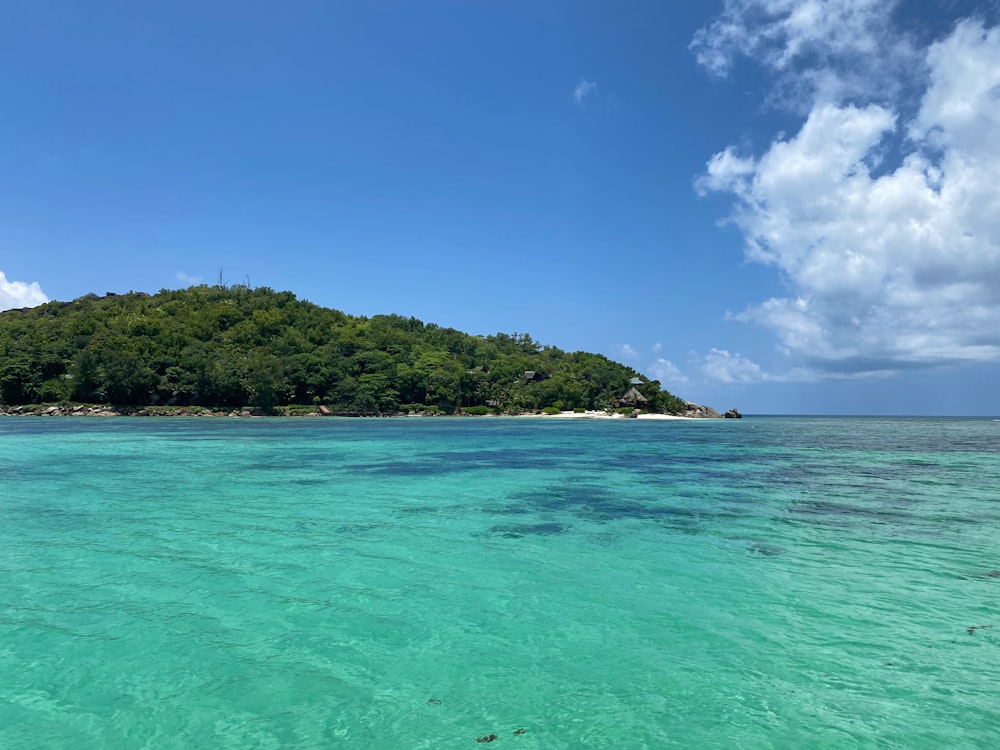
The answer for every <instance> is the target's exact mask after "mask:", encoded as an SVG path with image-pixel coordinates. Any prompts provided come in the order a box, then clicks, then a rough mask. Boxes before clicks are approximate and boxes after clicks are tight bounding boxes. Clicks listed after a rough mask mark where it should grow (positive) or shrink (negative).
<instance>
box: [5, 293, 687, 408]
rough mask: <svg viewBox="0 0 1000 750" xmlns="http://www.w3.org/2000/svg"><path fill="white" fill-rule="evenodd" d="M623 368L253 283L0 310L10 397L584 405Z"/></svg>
mask: <svg viewBox="0 0 1000 750" xmlns="http://www.w3.org/2000/svg"><path fill="white" fill-rule="evenodd" d="M530 372H534V373H536V375H535V377H534V378H533V379H529V378H526V377H525V373H530ZM637 376H638V373H637V372H636V371H634V370H632V369H631V368H628V367H625V366H624V365H621V364H619V363H617V362H613V361H611V360H609V359H607V358H606V357H603V356H601V355H598V354H588V353H585V352H574V353H567V352H564V351H561V350H560V349H557V348H555V347H550V346H542V345H540V344H538V343H536V342H535V341H534V340H532V338H531V337H530V336H529V335H527V334H513V335H508V334H502V333H499V334H496V335H495V336H485V337H484V336H470V335H468V334H465V333H461V332H460V331H456V330H454V329H452V328H440V327H438V326H436V325H434V324H431V323H423V322H421V321H419V320H417V319H416V318H405V317H402V316H399V315H378V316H375V317H371V318H364V317H353V316H350V315H346V314H344V313H342V312H339V311H337V310H331V309H327V308H323V307H319V306H317V305H314V304H311V303H309V302H305V301H302V300H298V299H296V297H295V295H294V294H292V293H291V292H275V291H273V290H271V289H267V288H257V289H251V288H248V287H246V286H232V287H222V286H204V285H202V286H195V287H191V288H188V289H181V290H176V291H169V290H164V291H161V292H160V293H159V294H155V295H152V296H150V295H147V294H142V293H130V294H126V295H113V294H109V295H106V296H104V297H98V296H96V295H92V294H91V295H87V296H85V297H81V298H80V299H77V300H75V301H73V302H50V303H47V304H44V305H41V306H39V307H35V308H31V309H25V310H9V311H6V312H3V313H0V403H4V404H10V405H13V404H37V403H54V402H65V401H77V402H84V403H107V404H114V405H139V404H177V405H202V406H226V407H243V406H255V407H259V408H262V409H265V410H269V409H272V408H273V407H274V406H276V405H278V404H305V405H314V404H325V405H328V406H329V408H330V409H331V410H333V411H357V412H382V413H391V412H396V411H399V410H404V409H424V408H427V407H433V408H437V409H441V410H444V411H453V410H455V409H457V408H460V407H483V406H485V407H488V408H489V409H491V410H504V411H518V410H526V409H542V408H545V407H556V408H559V409H574V408H588V409H594V408H604V407H606V406H608V405H614V404H616V402H617V401H618V400H619V399H620V398H621V397H622V396H623V394H624V393H625V392H626V391H627V390H628V389H629V387H630V385H629V381H630V379H632V378H634V377H637ZM643 380H644V382H643V384H641V385H639V386H638V390H639V391H640V392H641V393H642V394H643V395H644V396H645V397H646V398H647V399H648V402H647V403H646V404H644V406H645V407H646V408H649V409H650V410H653V411H662V412H671V413H677V412H682V411H683V410H684V402H683V401H682V400H681V399H679V398H677V397H676V396H674V395H673V394H671V393H669V392H667V391H663V390H660V384H659V383H658V382H657V381H646V380H645V379H643Z"/></svg>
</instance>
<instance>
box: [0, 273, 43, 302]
mask: <svg viewBox="0 0 1000 750" xmlns="http://www.w3.org/2000/svg"><path fill="white" fill-rule="evenodd" d="M48 301H49V298H48V297H46V296H45V293H44V292H43V291H42V288H41V287H40V286H38V282H37V281H33V282H31V283H30V284H26V283H25V282H23V281H8V280H7V277H6V275H4V273H3V271H0V310H13V309H15V308H19V307H35V306H36V305H41V304H44V303H46V302H48Z"/></svg>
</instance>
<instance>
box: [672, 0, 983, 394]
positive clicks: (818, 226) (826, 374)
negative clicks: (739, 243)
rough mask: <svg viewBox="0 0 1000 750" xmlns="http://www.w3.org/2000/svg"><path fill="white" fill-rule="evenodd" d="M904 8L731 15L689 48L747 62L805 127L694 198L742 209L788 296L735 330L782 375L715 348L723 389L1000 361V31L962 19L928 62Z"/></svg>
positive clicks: (863, 1)
mask: <svg viewBox="0 0 1000 750" xmlns="http://www.w3.org/2000/svg"><path fill="white" fill-rule="evenodd" d="M899 5H900V4H899V3H898V2H885V0H825V1H824V0H726V3H725V6H724V9H723V11H722V13H721V15H720V16H719V17H718V18H717V19H715V20H714V21H713V22H711V23H710V24H709V25H708V26H706V27H704V28H702V29H701V30H700V31H699V32H698V33H697V34H696V35H695V37H694V39H693V41H692V44H691V49H692V51H693V53H694V54H695V57H696V59H697V60H698V62H699V63H700V64H701V65H702V66H703V67H704V68H705V69H706V70H707V71H708V72H709V73H710V74H712V75H714V76H722V77H725V76H728V75H730V74H731V72H732V70H733V67H734V65H735V64H736V62H737V61H738V60H741V59H749V60H750V61H752V62H755V63H757V64H758V65H760V66H761V67H762V68H763V69H764V70H765V71H766V72H767V73H768V74H769V76H770V80H771V81H772V84H773V89H772V90H771V92H770V93H769V97H770V99H769V102H768V103H769V104H771V105H775V106H779V107H782V108H784V109H785V110H787V111H791V112H796V113H799V112H801V113H802V115H803V117H804V122H803V123H802V125H801V127H800V129H799V130H798V132H796V133H793V134H791V135H786V134H783V133H781V134H777V135H775V136H774V138H773V140H772V142H771V143H770V145H769V146H768V147H767V148H766V149H764V150H763V153H757V154H754V153H745V152H744V151H743V150H741V149H740V148H738V147H736V146H728V147H726V148H724V149H723V150H721V151H719V152H718V153H716V154H715V155H714V156H712V157H711V158H710V159H709V160H708V163H707V167H706V171H705V173H704V174H703V175H702V176H701V177H700V178H699V179H698V180H697V181H696V189H697V190H698V191H699V192H700V193H703V194H706V193H720V194H723V195H728V196H730V198H731V199H732V201H733V205H734V208H733V212H732V214H731V216H730V218H729V220H730V221H731V222H732V223H733V224H735V226H736V227H738V228H739V230H740V231H741V233H742V235H743V238H744V242H745V253H746V257H747V259H748V260H749V261H750V262H753V263H759V264H764V265H767V266H770V267H773V268H774V269H776V270H777V272H778V273H779V274H780V276H781V279H782V281H783V282H784V285H785V287H786V289H787V295H785V296H780V297H772V298H770V299H765V300H761V301H758V302H755V303H753V304H750V305H749V306H747V307H746V308H745V309H744V310H742V311H739V312H735V313H730V314H729V316H728V317H729V318H730V319H731V320H733V321H739V322H746V323H753V324H756V325H759V326H762V327H763V328H764V329H766V330H769V331H771V332H772V333H773V334H774V335H775V336H776V337H777V341H778V345H779V351H780V353H781V354H783V355H784V361H785V362H786V363H787V367H785V368H784V369H783V370H782V371H780V372H767V371H765V369H764V368H762V367H761V366H760V365H758V364H757V363H755V362H753V361H751V360H749V359H747V358H745V357H742V356H741V355H739V354H736V353H733V354H731V353H730V352H728V351H725V350H718V349H714V350H712V352H711V353H709V354H708V355H706V356H703V357H701V358H700V362H699V369H700V370H701V372H702V374H704V375H705V376H706V377H708V378H710V379H712V380H715V381H717V382H722V383H743V384H749V383H755V382H766V381H772V382H774V381H798V382H802V381H809V380H819V379H826V378H845V377H846V378H853V377H870V376H873V375H880V374H891V373H894V372H899V371H901V370H905V369H909V368H920V367H932V366H937V365H942V364H952V363H968V362H986V361H998V360H1000V326H998V325H997V321H1000V192H998V191H997V188H996V186H997V184H1000V139H998V138H997V137H996V134H997V133H1000V28H998V27H992V28H991V27H988V26H987V25H986V24H985V23H984V22H983V21H982V20H980V19H978V18H965V19H960V20H958V21H957V23H955V24H954V25H953V26H952V27H951V28H949V29H948V31H947V32H946V33H945V34H943V35H941V36H939V38H937V39H935V40H930V41H928V42H927V43H924V44H923V45H921V44H920V43H919V42H918V41H917V40H916V39H915V37H913V36H911V35H909V34H907V33H904V32H903V31H901V30H900V28H899V23H898V22H897V19H896V16H895V13H896V11H897V9H898V7H899Z"/></svg>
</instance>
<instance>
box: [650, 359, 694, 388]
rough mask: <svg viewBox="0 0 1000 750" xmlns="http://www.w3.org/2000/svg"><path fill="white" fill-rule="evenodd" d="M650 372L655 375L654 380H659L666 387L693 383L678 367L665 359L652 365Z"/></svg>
mask: <svg viewBox="0 0 1000 750" xmlns="http://www.w3.org/2000/svg"><path fill="white" fill-rule="evenodd" d="M649 371H650V372H651V373H652V374H653V378H655V379H656V380H659V381H660V382H661V383H663V384H664V385H668V386H670V385H673V386H678V385H687V384H688V383H690V382H691V380H690V378H688V376H687V375H685V374H684V373H683V372H682V371H681V369H680V368H679V367H678V366H677V365H675V364H674V363H673V362H671V361H670V360H669V359H663V358H662V357H661V358H659V359H657V360H656V362H654V363H653V364H652V366H651V367H650V368H649Z"/></svg>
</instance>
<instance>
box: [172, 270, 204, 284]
mask: <svg viewBox="0 0 1000 750" xmlns="http://www.w3.org/2000/svg"><path fill="white" fill-rule="evenodd" d="M177 280H178V281H179V282H181V283H182V284H200V283H201V276H193V275H191V274H187V273H184V271H178V272H177Z"/></svg>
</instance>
